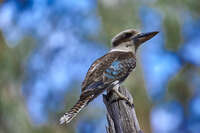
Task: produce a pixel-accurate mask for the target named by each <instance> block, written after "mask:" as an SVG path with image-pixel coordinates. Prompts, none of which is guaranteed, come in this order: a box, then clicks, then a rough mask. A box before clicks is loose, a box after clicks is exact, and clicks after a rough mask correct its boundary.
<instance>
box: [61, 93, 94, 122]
mask: <svg viewBox="0 0 200 133" xmlns="http://www.w3.org/2000/svg"><path fill="white" fill-rule="evenodd" d="M92 97H93V96H88V97H85V98H81V99H79V100H78V102H77V103H76V104H75V105H74V106H73V107H72V108H71V109H70V110H69V111H68V112H67V113H65V115H64V116H62V117H61V118H60V124H63V123H66V124H67V123H69V122H71V120H72V119H73V118H74V117H75V116H76V115H77V114H78V113H79V112H80V111H81V110H82V109H83V108H84V107H85V106H86V105H87V104H88V102H89V101H90V100H91V99H92Z"/></svg>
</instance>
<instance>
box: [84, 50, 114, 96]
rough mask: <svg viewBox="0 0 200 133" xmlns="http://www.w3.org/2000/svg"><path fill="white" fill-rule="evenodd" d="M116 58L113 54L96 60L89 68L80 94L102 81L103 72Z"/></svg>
mask: <svg viewBox="0 0 200 133" xmlns="http://www.w3.org/2000/svg"><path fill="white" fill-rule="evenodd" d="M115 58H116V56H115V54H113V53H108V54H106V55H104V56H102V57H101V58H99V59H97V60H96V61H95V62H94V63H93V64H92V65H91V67H90V68H89V70H88V72H87V75H86V77H85V79H84V81H83V83H82V92H83V91H84V90H86V89H87V87H88V86H89V85H91V84H92V83H94V82H98V81H102V78H103V77H102V75H103V73H104V70H105V69H106V68H107V67H109V66H110V65H111V63H112V62H113V60H115Z"/></svg>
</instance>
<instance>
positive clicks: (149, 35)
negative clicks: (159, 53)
mask: <svg viewBox="0 0 200 133" xmlns="http://www.w3.org/2000/svg"><path fill="white" fill-rule="evenodd" d="M158 33H159V32H158V31H154V32H147V33H139V34H138V35H136V36H135V37H133V41H134V42H135V43H136V44H142V43H144V42H146V41H147V40H149V39H151V38H152V37H154V36H155V35H156V34H158Z"/></svg>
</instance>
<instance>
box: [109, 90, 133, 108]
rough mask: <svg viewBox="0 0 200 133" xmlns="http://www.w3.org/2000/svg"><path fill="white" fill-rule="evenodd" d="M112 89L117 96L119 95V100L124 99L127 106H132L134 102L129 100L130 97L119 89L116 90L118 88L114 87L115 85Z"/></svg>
mask: <svg viewBox="0 0 200 133" xmlns="http://www.w3.org/2000/svg"><path fill="white" fill-rule="evenodd" d="M112 90H113V92H114V93H115V94H117V96H118V97H119V100H121V99H122V100H125V101H126V103H127V104H128V105H129V106H131V107H134V104H133V101H132V100H131V99H129V98H128V97H126V96H124V95H123V94H122V93H120V92H119V91H118V89H116V88H115V87H114V88H113V89H112Z"/></svg>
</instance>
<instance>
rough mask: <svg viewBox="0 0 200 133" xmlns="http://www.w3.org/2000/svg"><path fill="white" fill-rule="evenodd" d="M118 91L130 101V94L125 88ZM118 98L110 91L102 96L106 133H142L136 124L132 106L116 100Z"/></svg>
mask: <svg viewBox="0 0 200 133" xmlns="http://www.w3.org/2000/svg"><path fill="white" fill-rule="evenodd" d="M119 91H120V92H121V93H122V94H123V95H124V96H126V97H128V98H129V99H130V100H131V101H132V100H133V98H132V96H131V94H130V93H129V92H128V90H127V89H126V88H121V87H120V89H119ZM117 99H119V97H118V96H117V95H116V94H115V93H114V92H112V91H110V92H109V93H108V94H107V95H103V100H104V104H105V105H106V108H107V121H108V127H106V130H107V133H142V131H141V129H140V125H139V123H138V120H137V117H136V113H135V109H134V106H132V107H131V106H130V105H128V104H127V103H126V101H124V100H117Z"/></svg>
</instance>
